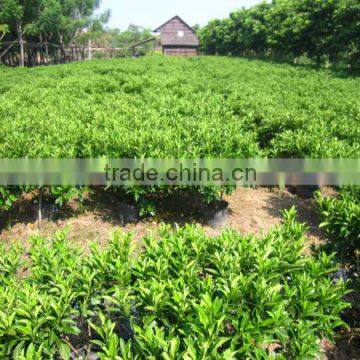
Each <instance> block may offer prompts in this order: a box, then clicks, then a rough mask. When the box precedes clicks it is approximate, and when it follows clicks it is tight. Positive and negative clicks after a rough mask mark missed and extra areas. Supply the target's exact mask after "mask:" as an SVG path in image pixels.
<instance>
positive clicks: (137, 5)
mask: <svg viewBox="0 0 360 360" xmlns="http://www.w3.org/2000/svg"><path fill="white" fill-rule="evenodd" d="M260 2H262V1H261V0H127V1H123V0H101V6H100V8H99V9H98V10H97V13H98V14H99V13H101V12H103V11H104V10H107V9H110V10H111V18H110V21H109V24H108V27H111V28H119V29H120V30H125V29H126V28H127V27H128V25H129V24H134V25H139V26H143V27H146V28H151V29H155V28H156V27H158V26H160V25H162V24H163V23H164V22H165V21H167V20H169V19H170V18H172V17H173V16H175V15H179V16H180V17H181V18H183V19H184V20H185V21H186V22H187V23H188V24H189V25H191V26H192V25H195V24H200V25H205V24H206V23H207V22H208V21H209V20H212V19H216V18H225V17H228V15H229V14H230V12H232V11H234V10H237V9H240V8H242V7H250V6H252V5H254V4H257V3H260Z"/></svg>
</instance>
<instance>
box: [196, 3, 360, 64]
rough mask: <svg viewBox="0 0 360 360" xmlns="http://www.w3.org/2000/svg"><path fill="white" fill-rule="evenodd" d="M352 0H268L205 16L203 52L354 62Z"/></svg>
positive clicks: (357, 8) (358, 22)
mask: <svg viewBox="0 0 360 360" xmlns="http://www.w3.org/2000/svg"><path fill="white" fill-rule="evenodd" d="M359 29H360V2H359V1H358V0H327V1H323V0H273V2H272V3H262V4H259V5H256V6H253V7H251V8H249V9H244V8H243V9H241V10H238V11H235V12H233V13H231V14H230V16H229V18H227V19H221V20H213V21H210V22H209V23H208V24H207V25H206V26H205V27H204V28H202V29H201V30H200V31H199V35H200V39H201V46H202V50H203V51H204V52H205V53H207V54H221V55H251V56H270V57H272V58H292V59H295V58H297V57H300V56H306V57H308V58H309V59H310V60H313V61H315V62H316V63H317V64H319V65H320V64H323V63H326V62H331V63H334V62H336V61H339V60H346V62H347V63H348V64H349V65H350V66H352V67H360V30H359Z"/></svg>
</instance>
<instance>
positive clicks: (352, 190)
mask: <svg viewBox="0 0 360 360" xmlns="http://www.w3.org/2000/svg"><path fill="white" fill-rule="evenodd" d="M359 189H360V188H359V187H345V188H343V189H341V192H340V195H339V196H338V197H337V198H329V197H322V196H321V194H320V193H318V194H317V202H318V206H319V211H320V214H321V217H322V220H323V222H322V224H321V225H320V227H322V228H324V229H325V231H326V233H327V234H328V236H329V240H330V241H329V243H328V244H327V245H326V248H327V249H328V251H330V252H333V251H336V252H337V254H338V258H339V261H340V262H341V263H343V265H344V266H345V267H349V266H350V269H349V270H350V274H352V275H355V276H354V277H353V280H354V285H355V288H356V289H357V291H360V281H359V274H360V196H359V195H360V192H359Z"/></svg>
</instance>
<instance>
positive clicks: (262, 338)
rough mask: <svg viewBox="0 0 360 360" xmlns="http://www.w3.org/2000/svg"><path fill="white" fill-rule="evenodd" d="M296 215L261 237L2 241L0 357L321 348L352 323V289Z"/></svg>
mask: <svg viewBox="0 0 360 360" xmlns="http://www.w3.org/2000/svg"><path fill="white" fill-rule="evenodd" d="M295 217H296V211H295V210H294V209H292V210H290V211H289V212H285V213H284V224H283V225H281V226H279V227H276V228H274V229H273V230H271V231H270V232H269V233H268V234H267V235H264V237H263V238H257V237H254V236H247V237H246V236H242V235H239V234H237V233H236V232H234V231H231V230H227V231H224V232H223V233H222V234H221V235H219V236H217V237H208V236H206V235H205V233H204V232H203V230H201V229H200V228H197V227H194V226H186V227H184V228H177V229H171V228H170V227H169V226H165V225H164V226H163V228H162V229H161V231H160V234H159V237H154V236H151V237H145V238H144V239H143V246H141V247H140V248H135V247H134V244H133V242H132V237H131V234H126V233H122V232H117V233H116V234H114V237H113V239H112V240H111V241H110V243H109V245H108V246H107V247H106V248H105V249H99V247H98V246H97V245H95V244H94V245H92V246H91V249H90V252H87V254H86V255H84V254H82V252H81V251H80V249H78V248H76V247H75V246H74V245H70V241H69V240H68V239H67V236H66V234H65V233H58V234H56V235H55V236H54V238H53V239H52V240H45V239H42V238H39V237H35V238H33V239H31V244H30V248H29V249H28V252H27V254H28V256H27V257H24V250H22V249H21V248H20V247H18V246H17V245H15V244H13V245H11V246H10V248H9V249H8V250H6V251H9V253H8V254H9V256H8V258H6V256H5V254H6V251H5V248H1V252H0V270H1V273H2V280H1V283H0V289H1V291H0V354H1V357H2V358H6V357H10V358H12V357H15V358H19V359H38V358H39V359H40V358H41V359H52V358H59V357H60V358H63V359H68V358H69V357H70V356H75V357H78V356H80V355H79V354H80V351H85V353H87V354H88V355H89V354H91V353H96V354H97V355H98V356H99V357H100V359H142V358H159V359H205V358H206V359H223V358H228V359H236V358H274V357H277V358H283V359H285V358H287V359H289V358H314V357H315V356H317V354H319V351H320V349H319V341H320V339H322V338H325V337H326V338H328V339H330V340H331V339H332V337H333V335H334V328H336V327H342V326H345V325H344V323H343V322H342V321H341V319H340V314H341V312H342V311H343V310H344V309H345V308H346V307H347V304H346V303H345V302H344V301H343V300H342V297H343V296H344V294H346V292H347V291H346V286H345V283H343V282H342V281H341V280H336V281H334V279H333V278H332V276H331V274H332V273H333V272H334V271H335V270H336V267H334V261H333V256H328V255H326V254H324V253H323V254H320V255H319V256H317V257H316V258H314V257H312V256H311V255H309V254H308V253H306V252H305V251H304V244H305V241H306V238H305V237H304V230H305V227H304V225H302V224H299V223H297V222H296V220H295ZM84 349H85V350H84ZM85 355H86V354H85Z"/></svg>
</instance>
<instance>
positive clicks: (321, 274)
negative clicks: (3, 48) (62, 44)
mask: <svg viewBox="0 0 360 360" xmlns="http://www.w3.org/2000/svg"><path fill="white" fill-rule="evenodd" d="M0 134H1V137H0V158H36V157H40V158H49V157H61V158H93V157H100V156H107V157H109V158H135V157H136V158H147V157H153V158H188V159H189V158H211V157H212V158H250V157H280V158H288V157H290V158H297V157H300V158H359V156H360V141H359V140H360V79H359V78H356V77H348V78H340V77H338V76H337V75H336V74H335V73H331V72H330V71H326V70H321V71H319V70H314V69H311V68H309V67H304V66H303V67H301V66H296V67H295V66H290V65H285V64H271V63H267V62H263V61H258V60H249V59H236V58H222V57H200V58H192V59H182V58H165V57H160V56H154V57H146V58H141V59H122V60H111V61H92V62H84V63H73V64H68V65H61V66H53V67H38V68H31V69H21V68H17V69H11V68H5V67H1V66H0ZM92 190H94V189H88V188H87V189H84V188H80V187H79V188H76V187H66V186H64V187H43V188H37V187H4V186H2V187H0V212H3V213H6V212H7V211H9V210H11V208H12V206H13V205H14V204H15V203H16V202H18V201H19V199H20V197H21V196H22V195H24V194H25V193H31V194H32V195H33V196H35V197H37V196H42V195H44V194H46V195H47V196H49V197H50V198H51V199H52V200H53V201H54V202H55V203H56V204H57V206H61V205H63V204H65V203H66V202H67V201H69V200H71V199H73V198H77V199H79V200H81V198H82V195H83V194H84V192H85V191H86V192H88V191H92ZM176 190H179V191H180V190H181V191H193V192H196V193H198V194H197V196H198V195H199V194H200V195H201V196H202V198H203V199H204V201H205V203H207V202H210V201H211V200H214V199H220V198H221V195H222V194H223V193H224V191H231V190H232V189H230V188H228V189H223V188H216V187H198V188H195V189H194V188H192V189H190V188H181V189H176V188H167V187H129V188H116V189H109V190H108V191H115V192H117V193H121V194H123V195H124V196H126V197H127V200H129V199H132V201H134V202H135V203H137V205H138V206H139V208H140V209H141V211H142V212H141V213H142V214H146V213H153V212H154V211H155V210H156V209H153V208H152V205H151V196H153V195H154V194H156V196H159V195H160V196H161V195H166V194H167V193H169V192H176ZM336 193H337V195H336V196H335V197H333V198H328V197H323V196H321V195H320V193H318V194H315V195H314V196H315V199H316V204H317V207H318V212H319V214H320V216H321V221H322V224H321V225H320V227H321V228H322V229H323V231H324V233H325V234H326V236H327V238H328V242H327V244H326V246H324V247H323V249H322V251H316V252H314V253H313V254H309V251H305V250H304V246H305V242H306V238H305V236H304V233H305V231H306V229H305V227H304V225H302V224H299V223H298V222H296V219H295V218H296V211H295V210H294V209H292V210H290V211H288V212H284V222H283V225H281V226H279V227H277V228H274V229H273V230H271V231H270V232H269V233H268V234H265V235H264V236H258V237H254V236H243V235H240V234H237V233H235V232H234V231H230V230H226V231H224V232H223V233H222V234H221V235H219V236H217V237H209V236H206V235H205V234H204V233H203V232H202V230H200V229H198V228H196V227H192V226H186V227H185V228H178V229H175V230H174V229H171V228H170V227H167V226H164V228H163V229H162V231H161V234H160V235H159V237H156V236H154V237H145V238H143V239H142V244H141V245H139V246H138V247H136V248H133V241H132V240H131V235H128V234H123V233H116V234H115V235H114V238H113V240H112V241H110V242H109V244H108V246H107V247H106V248H105V249H100V248H99V247H97V246H95V245H94V246H92V247H91V250H90V253H83V251H81V250H80V249H78V248H76V247H75V246H73V245H71V242H69V241H68V239H67V237H66V234H64V233H58V234H56V235H54V238H53V239H52V240H51V241H50V240H48V239H44V238H41V237H34V238H32V239H30V246H29V247H28V248H27V247H26V248H24V247H22V246H21V245H20V242H18V241H16V239H14V241H13V242H12V243H11V244H2V243H1V244H0V358H16V359H52V358H62V359H70V358H73V359H75V358H76V359H85V358H96V359H97V358H100V359H144V358H149V359H161V358H163V359H240V358H251V359H273V358H279V359H309V358H315V357H316V356H317V355H318V354H319V352H320V351H321V346H320V342H321V340H323V339H325V338H326V339H329V340H330V341H331V340H332V339H333V336H334V332H335V331H337V332H338V331H342V330H344V329H345V328H346V325H345V324H344V323H343V321H342V317H341V316H342V313H343V310H344V309H345V308H347V307H348V306H349V305H348V304H346V303H345V301H344V296H345V295H346V294H347V293H348V292H349V291H350V290H349V289H352V290H351V291H354V290H355V291H358V292H360V284H359V280H358V279H359V274H360V265H359V264H360V191H359V188H356V187H353V188H348V187H344V188H338V189H336ZM196 198H197V197H196ZM334 252H335V253H334ZM339 266H341V267H342V271H343V272H341V271H340V275H339V271H338V269H339ZM341 274H343V275H341ZM95 355H96V356H95Z"/></svg>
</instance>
